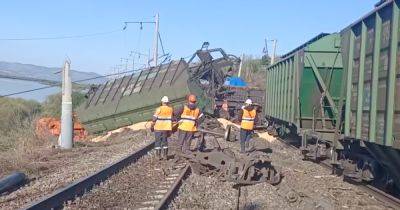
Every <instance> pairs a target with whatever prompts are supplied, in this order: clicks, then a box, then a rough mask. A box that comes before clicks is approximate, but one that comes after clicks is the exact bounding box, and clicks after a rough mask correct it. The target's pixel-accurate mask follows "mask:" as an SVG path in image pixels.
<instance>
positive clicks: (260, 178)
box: [179, 126, 282, 185]
mask: <svg viewBox="0 0 400 210" xmlns="http://www.w3.org/2000/svg"><path fill="white" fill-rule="evenodd" d="M199 132H200V137H199V139H198V141H197V145H196V150H195V151H191V152H188V153H181V154H179V156H180V157H183V158H185V159H186V160H188V161H189V164H190V166H191V168H192V170H193V171H194V173H196V174H200V175H206V176H213V177H217V178H219V179H220V180H221V181H229V182H234V183H235V184H236V185H251V184H257V183H261V182H267V183H269V184H272V185H276V184H279V183H280V181H281V178H282V174H281V173H280V172H279V171H278V170H277V169H276V168H275V167H274V166H273V165H272V163H271V159H270V157H269V156H268V154H266V153H265V152H262V151H257V150H254V151H252V152H250V153H248V154H246V155H242V156H241V157H237V156H236V155H235V153H234V152H233V151H232V150H231V149H229V148H221V146H220V144H219V143H218V140H217V138H223V139H224V140H226V141H235V140H236V136H235V135H234V134H233V132H232V131H231V127H230V126H227V128H226V131H225V133H218V132H215V131H211V130H207V129H200V130H199ZM209 145H213V147H212V148H209V147H207V146H209Z"/></svg>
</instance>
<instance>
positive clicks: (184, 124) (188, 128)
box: [174, 94, 204, 153]
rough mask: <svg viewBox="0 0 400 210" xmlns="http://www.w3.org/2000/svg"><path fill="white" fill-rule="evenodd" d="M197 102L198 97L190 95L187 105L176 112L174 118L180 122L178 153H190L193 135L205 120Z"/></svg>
mask: <svg viewBox="0 0 400 210" xmlns="http://www.w3.org/2000/svg"><path fill="white" fill-rule="evenodd" d="M196 102H197V99H196V96H195V95H193V94H190V95H189V96H188V97H187V104H185V105H184V106H183V107H181V108H179V109H177V110H176V111H175V112H174V116H175V117H176V118H177V119H178V120H179V126H178V145H179V149H178V152H183V153H188V152H189V151H190V145H191V143H192V139H193V135H194V133H195V132H196V131H197V126H198V125H199V124H201V122H202V121H203V119H204V118H203V116H204V115H203V113H202V112H201V111H200V109H199V108H198V107H197V105H196ZM179 150H180V151H179Z"/></svg>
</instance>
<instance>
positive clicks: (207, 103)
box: [77, 48, 265, 133]
mask: <svg viewBox="0 0 400 210" xmlns="http://www.w3.org/2000/svg"><path fill="white" fill-rule="evenodd" d="M239 62H240V60H239V59H238V58H236V57H235V56H233V55H228V54H226V53H225V52H224V51H223V50H222V49H219V48H218V49H201V50H198V51H196V53H194V54H193V56H192V57H191V58H190V59H189V60H188V61H185V60H184V59H181V60H178V61H171V62H170V63H167V64H162V65H159V66H156V67H151V68H148V69H144V70H142V71H140V72H136V73H134V74H132V75H129V76H124V77H122V78H118V79H114V80H110V81H108V82H107V83H106V84H102V85H100V86H98V87H96V88H95V89H94V90H92V91H89V93H88V99H87V101H86V102H85V103H84V104H83V105H82V106H81V107H79V108H78V110H77V112H78V116H79V118H80V121H81V122H82V124H83V125H84V126H85V128H86V129H87V130H88V131H89V132H90V133H99V132H104V131H109V130H113V129H116V128H120V127H123V126H126V125H130V124H132V123H136V122H141V121H146V120H150V119H151V117H152V115H153V112H154V110H155V108H156V107H158V106H159V104H160V99H161V97H162V96H164V95H167V96H168V97H169V99H170V101H171V104H172V106H178V105H181V104H183V103H184V102H185V98H186V96H187V95H188V94H189V93H193V94H196V95H197V97H198V106H199V107H200V108H201V109H202V110H203V111H204V112H205V113H207V114H210V115H214V114H218V113H219V111H218V110H216V109H219V108H221V106H219V105H218V104H217V103H218V100H219V99H220V98H218V100H217V96H220V93H221V92H223V91H224V90H226V88H227V87H224V82H225V76H226V75H225V73H226V71H227V70H228V69H230V68H232V69H237V66H238V64H239ZM254 91H255V92H257V93H258V92H259V90H255V89H254ZM234 95H240V96H242V98H237V100H236V101H232V103H233V104H234V106H233V107H234V108H233V109H235V108H237V107H238V106H237V104H236V103H243V102H244V100H245V99H246V98H244V96H246V97H252V95H253V89H252V88H249V89H247V90H245V91H244V90H243V91H235V94H234ZM260 95H261V97H264V95H265V93H264V92H262V93H261V94H258V95H257V96H260ZM252 99H253V100H258V101H259V99H258V98H257V99H256V97H253V98H252ZM228 103H229V104H231V103H230V101H229V99H228ZM231 107H232V106H231Z"/></svg>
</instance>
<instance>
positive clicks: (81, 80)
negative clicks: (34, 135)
mask: <svg viewBox="0 0 400 210" xmlns="http://www.w3.org/2000/svg"><path fill="white" fill-rule="evenodd" d="M142 70H143V69H135V70H129V71H124V72H118V73H112V74H107V75H101V76H97V77H91V78H86V79H80V80H75V81H72V83H78V82H85V81H90V80H95V79H100V78H104V77H110V76H115V75H121V74H126V73H135V72H139V71H142ZM58 86H60V84H53V85H46V86H44V87H40V88H34V89H29V90H24V91H20V92H14V93H9V94H5V95H0V98H4V97H9V96H14V95H20V94H23V93H29V92H34V91H38V90H44V89H49V88H53V87H58Z"/></svg>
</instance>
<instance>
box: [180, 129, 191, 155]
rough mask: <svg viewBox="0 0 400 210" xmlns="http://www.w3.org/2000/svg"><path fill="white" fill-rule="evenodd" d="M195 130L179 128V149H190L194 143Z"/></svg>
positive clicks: (184, 151)
mask: <svg viewBox="0 0 400 210" xmlns="http://www.w3.org/2000/svg"><path fill="white" fill-rule="evenodd" d="M193 135H194V132H193V131H183V130H179V133H178V147H179V148H178V150H179V149H180V150H181V152H183V153H187V152H189V150H190V145H191V143H192V139H193Z"/></svg>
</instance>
